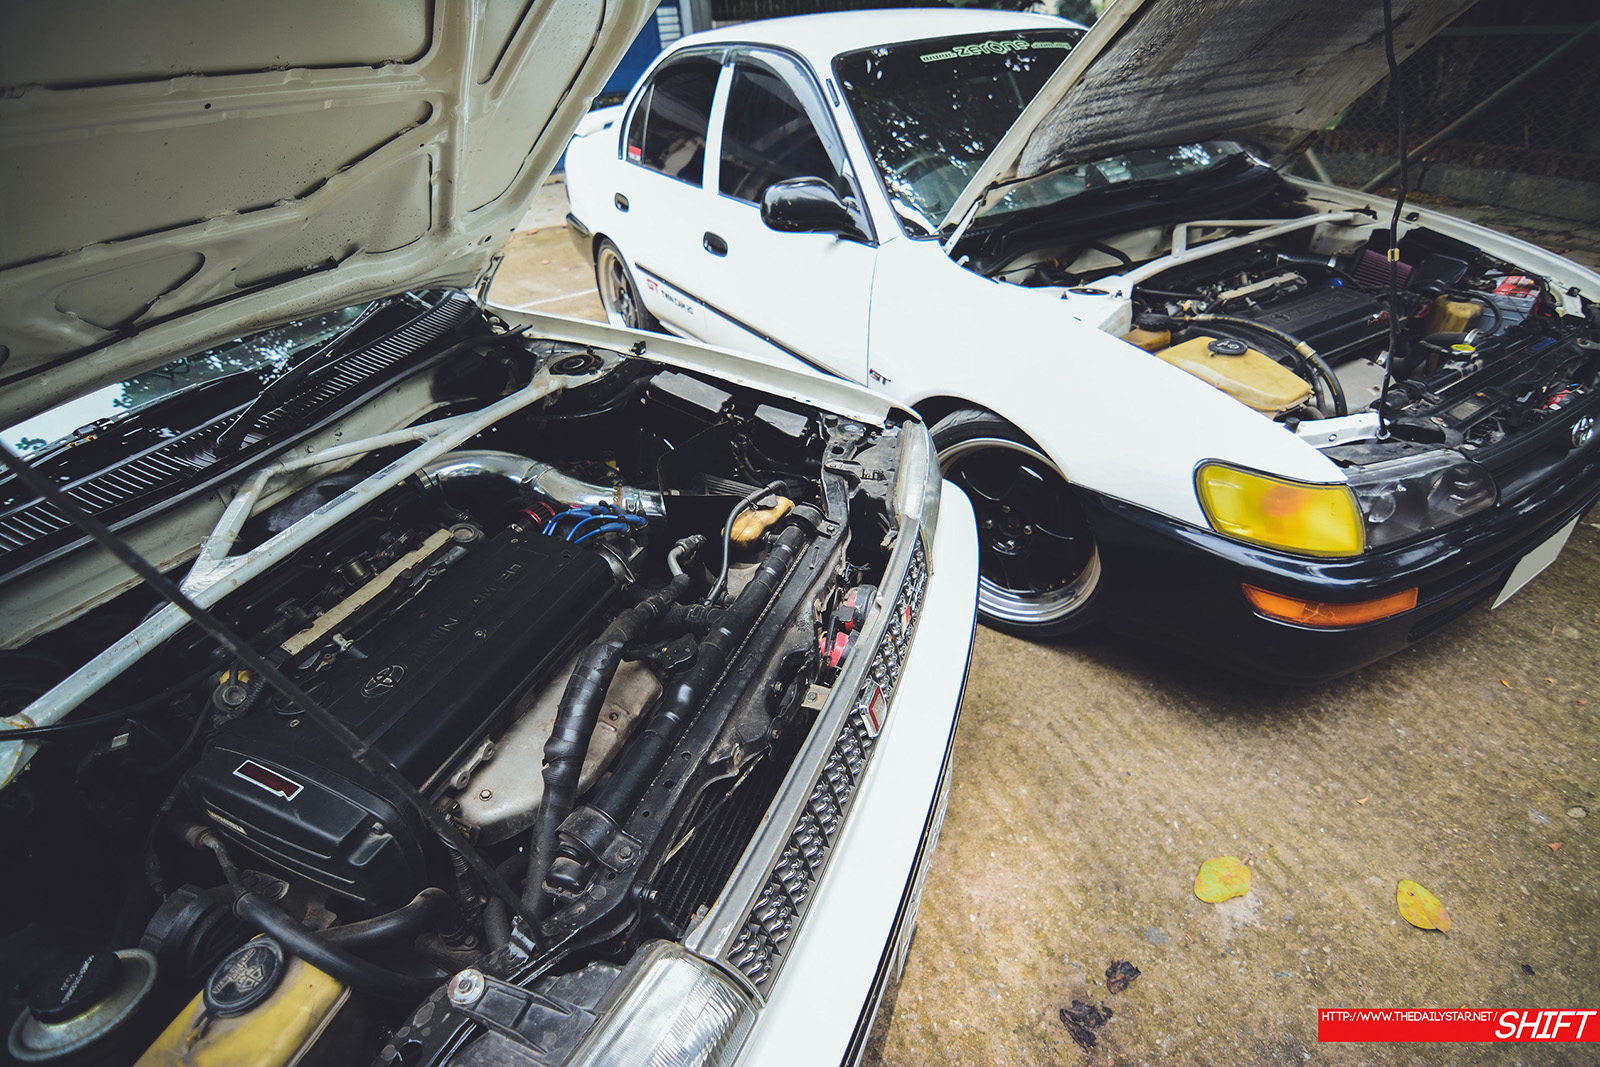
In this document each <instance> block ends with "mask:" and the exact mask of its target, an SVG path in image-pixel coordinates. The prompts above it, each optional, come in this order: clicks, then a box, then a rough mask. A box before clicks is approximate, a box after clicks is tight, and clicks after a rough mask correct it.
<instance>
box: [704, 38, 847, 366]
mask: <svg viewBox="0 0 1600 1067" xmlns="http://www.w3.org/2000/svg"><path fill="white" fill-rule="evenodd" d="M726 62H727V63H728V66H729V68H730V69H729V70H728V71H727V72H726V74H725V76H724V84H723V88H722V90H721V92H720V94H719V97H720V103H719V107H718V115H719V119H720V121H716V122H714V123H713V130H712V138H713V144H714V145H716V149H717V152H716V160H715V170H714V175H713V174H708V176H707V182H708V185H709V183H711V182H712V181H715V183H716V184H715V186H714V188H715V190H716V195H714V196H707V197H706V199H705V210H704V214H703V215H702V216H701V219H700V221H701V222H703V226H701V228H700V231H701V232H699V233H698V234H697V235H696V238H697V253H698V257H699V262H698V265H697V267H696V268H695V270H694V272H693V274H692V275H685V284H691V282H690V279H691V278H692V284H693V285H694V287H695V291H696V292H697V293H698V294H699V296H700V298H701V299H702V300H703V302H704V303H705V305H706V306H707V307H708V308H709V309H711V310H713V311H714V312H716V314H717V315H718V316H720V318H721V319H722V321H723V323H724V324H726V325H727V326H729V327H731V328H732V331H733V333H732V335H731V336H729V337H726V338H719V340H720V341H722V343H725V344H732V345H735V346H736V347H740V348H744V349H746V350H749V351H754V352H761V353H763V354H767V355H777V354H782V355H784V356H788V357H792V358H798V359H801V360H803V361H805V362H806V363H808V364H811V365H813V366H816V367H820V368H823V369H826V370H829V371H832V372H834V373H836V374H839V375H841V376H843V377H846V378H852V379H855V380H857V381H865V380H866V377H867V351H866V349H867V309H868V307H869V306H870V303H871V297H872V277H873V269H874V265H875V262H876V253H877V248H876V245H875V244H874V242H873V241H872V239H871V236H870V235H871V233H872V229H871V224H870V222H869V221H868V220H867V218H866V216H865V213H864V212H861V211H860V210H859V209H856V210H855V212H854V213H855V214H856V215H857V217H858V221H859V223H860V225H861V228H862V231H863V234H864V235H865V239H862V240H856V239H849V238H843V237H836V236H834V235H832V234H823V233H780V232H778V231H776V230H773V229H769V228H768V227H767V226H766V225H765V224H764V223H763V222H762V221H761V210H760V206H759V205H760V202H761V196H762V194H763V193H764V192H765V191H766V189H767V187H768V186H770V185H772V184H773V183H774V182H777V181H782V180H784V179H787V178H797V177H819V178H823V179H824V180H826V181H827V182H828V183H829V184H830V185H831V186H833V188H834V189H835V191H836V192H839V193H840V194H841V196H844V197H845V198H846V199H847V202H849V203H851V204H852V205H858V204H859V203H860V197H859V187H858V186H857V184H856V181H855V178H854V177H853V175H852V174H851V172H850V167H849V164H848V162H847V159H846V156H845V153H844V150H843V147H842V145H841V143H840V139H839V135H838V132H837V130H836V129H835V127H834V126H833V121H832V119H831V117H830V116H829V114H828V109H827V107H826V106H825V104H824V103H823V98H822V94H821V92H820V90H819V89H818V88H817V86H816V83H815V81H814V80H813V79H812V78H811V76H810V75H809V73H808V72H807V70H806V68H805V67H804V66H803V65H802V64H801V63H800V61H799V60H797V59H795V58H793V57H791V56H789V55H787V54H785V53H780V52H774V51H767V50H734V51H732V52H730V53H729V56H728V59H727V61H726Z"/></svg>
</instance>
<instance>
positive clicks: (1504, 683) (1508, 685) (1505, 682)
mask: <svg viewBox="0 0 1600 1067" xmlns="http://www.w3.org/2000/svg"><path fill="white" fill-rule="evenodd" d="M1500 684H1501V685H1503V686H1505V687H1506V688H1507V689H1510V688H1511V683H1510V682H1508V681H1506V680H1505V679H1504V678H1502V679H1500Z"/></svg>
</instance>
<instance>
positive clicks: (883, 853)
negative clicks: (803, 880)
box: [739, 482, 978, 1067]
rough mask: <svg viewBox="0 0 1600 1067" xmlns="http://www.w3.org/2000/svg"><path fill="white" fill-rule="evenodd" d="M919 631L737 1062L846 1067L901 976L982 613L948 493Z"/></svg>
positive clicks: (969, 548) (970, 552)
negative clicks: (822, 871)
mask: <svg viewBox="0 0 1600 1067" xmlns="http://www.w3.org/2000/svg"><path fill="white" fill-rule="evenodd" d="M931 558H932V570H931V572H930V574H929V578H928V585H927V588H926V592H925V594H924V600H923V607H922V615H921V621H920V622H919V623H918V626H917V632H916V639H915V641H914V642H913V644H912V648H911V652H910V654H909V655H908V656H907V658H906V661H905V665H904V668H903V672H902V674H901V678H900V681H899V683H898V685H897V686H896V689H895V694H894V700H893V703H892V705H891V708H890V711H889V716H888V720H887V722H886V723H885V725H884V728H883V733H882V734H880V735H879V738H878V742H877V749H876V752H875V754H874V756H873V759H872V762H871V764H870V765H869V766H868V769H867V772H866V774H865V775H864V776H863V778H862V781H861V784H860V787H859V789H858V791H857V793H856V795H855V800H854V802H853V804H852V811H851V814H850V817H849V819H847V820H846V821H845V823H844V826H843V827H842V829H841V830H840V836H839V840H838V842H837V843H836V844H835V845H834V849H833V853H832V855H831V857H830V859H829V861H828V868H827V871H826V875H825V877H823V878H822V879H821V880H820V882H819V883H818V886H817V889H816V891H815V894H814V896H813V897H812V898H811V902H810V905H809V908H808V910H807V913H806V918H805V922H804V925H802V926H801V927H800V929H799V931H798V932H797V934H796V940H795V943H794V944H793V946H792V947H791V948H790V949H789V953H788V956H787V959H786V961H785V963H784V967H783V971H782V973H781V974H780V975H778V977H777V979H776V981H775V982H774V983H773V988H772V990H771V993H770V995H769V997H768V998H767V1002H766V1004H765V1006H764V1007H763V1008H762V1010H761V1012H760V1014H759V1017H758V1018H757V1021H756V1024H755V1029H754V1030H753V1031H752V1032H751V1034H750V1037H749V1039H748V1040H747V1042H746V1043H745V1046H744V1049H743V1051H742V1053H741V1055H740V1059H739V1062H740V1063H746V1064H760V1065H762V1067H769V1065H781V1064H794V1065H796V1067H801V1065H804V1067H816V1065H821V1064H836V1063H837V1064H853V1063H854V1062H855V1061H856V1060H857V1059H859V1058H860V1055H861V1052H862V1050H863V1048H864V1047H865V1043H866V1039H867V1035H868V1033H869V1032H870V1031H871V1029H872V1023H873V1019H874V1017H875V1016H876V1014H877V1010H878V1007H879V1004H880V1002H881V999H882V996H883V993H884V990H885V988H887V986H888V985H889V984H890V983H891V982H892V981H893V980H894V979H895V978H897V977H898V975H899V972H900V968H901V967H902V966H903V965H904V962H905V950H906V947H907V945H908V944H909V941H910V937H911V932H912V930H913V928H914V925H915V919H916V912H917V905H918V903H919V901H920V899H921V893H922V883H923V879H924V878H925V877H926V875H927V871H928V867H929V863H930V861H931V858H932V854H933V850H934V845H935V843H936V842H937V840H938V836H939V829H940V827H941V825H942V824H943V821H944V811H945V803H946V800H947V798H948V796H949V792H948V791H949V771H950V751H951V745H952V743H953V741H954V737H955V728H956V723H957V720H958V718H959V715H960V707H961V696H962V692H963V689H964V686H965V683H966V675H967V666H968V657H969V656H970V654H971V649H972V624H973V621H974V618H975V612H976V609H977V585H978V582H977V570H978V545H977V535H976V529H975V524H974V522H973V520H972V511H971V506H970V505H969V504H968V503H967V499H966V497H965V496H964V495H963V494H962V493H961V492H960V491H959V490H957V489H955V488H954V487H953V486H951V485H950V484H949V483H948V482H946V483H945V484H944V487H943V494H942V497H941V503H940V515H939V522H938V525H937V527H936V528H935V538H934V544H933V551H932V553H931Z"/></svg>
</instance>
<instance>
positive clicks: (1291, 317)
mask: <svg viewBox="0 0 1600 1067" xmlns="http://www.w3.org/2000/svg"><path fill="white" fill-rule="evenodd" d="M1291 193H1292V190H1290V189H1288V188H1287V187H1282V186H1279V187H1274V188H1273V189H1272V190H1271V192H1270V193H1269V194H1267V195H1257V196H1256V197H1255V198H1254V201H1253V202H1252V203H1247V204H1229V205H1227V206H1228V208H1230V209H1231V211H1230V214H1231V215H1232V216H1233V217H1227V218H1219V219H1217V220H1214V221H1179V222H1176V223H1173V224H1170V225H1156V226H1145V227H1141V228H1139V229H1136V230H1124V231H1122V232H1117V233H1108V234H1098V235H1097V234H1095V232H1094V230H1093V229H1085V228H1084V227H1082V226H1080V227H1078V228H1077V229H1078V231H1080V232H1079V233H1078V235H1077V236H1075V237H1074V238H1073V239H1071V240H1067V239H1064V238H1063V239H1060V240H1054V239H1048V240H1047V239H1046V238H1040V237H1038V236H1036V235H1035V236H1030V237H1024V236H1023V235H1022V233H1021V231H1020V230H1019V231H1018V232H1017V233H1013V234H1011V235H1010V243H1011V244H1012V247H1013V248H1015V249H1018V251H1016V252H1015V253H1014V254H1010V255H1007V254H1006V253H1004V252H996V248H997V247H1000V246H1003V245H1004V244H1005V243H1006V242H1005V241H1004V240H1002V239H1000V238H996V237H994V236H992V235H991V236H990V237H989V238H988V248H987V250H986V251H987V253H988V254H987V255H986V256H985V258H983V259H982V260H981V262H975V263H969V267H970V268H971V269H978V270H980V271H981V272H982V273H985V274H987V275H988V276H990V277H993V278H996V279H999V280H1002V281H1006V282H1010V283H1012V284H1017V285H1022V286H1026V287H1031V288H1039V289H1045V290H1048V291H1051V292H1054V293H1058V294H1059V295H1060V296H1062V297H1065V298H1074V297H1076V298H1088V299H1089V300H1090V302H1094V301H1096V300H1099V301H1104V302H1105V303H1106V304H1107V305H1109V306H1111V307H1112V308H1113V309H1114V311H1113V312H1112V313H1108V314H1106V315H1105V316H1104V318H1103V320H1102V329H1105V330H1108V331H1109V332H1112V333H1114V334H1116V335H1117V336H1120V337H1122V338H1123V339H1124V340H1126V341H1128V342H1129V343H1131V344H1133V345H1135V346H1137V347H1139V348H1142V349H1145V350H1146V351H1148V352H1150V353H1151V354H1152V355H1153V356H1154V357H1156V358H1159V359H1162V360H1164V361H1166V362H1168V363H1170V364H1172V365H1174V366H1176V367H1178V368H1179V369H1181V370H1183V371H1185V372H1187V373H1189V374H1191V375H1193V376H1195V377H1197V378H1200V379H1201V380H1203V381H1206V382H1207V383H1209V384H1211V385H1212V386H1214V387H1215V388H1217V389H1219V390H1221V391H1223V392H1225V393H1227V394H1228V395H1230V396H1232V397H1234V398H1235V399H1237V400H1239V401H1240V402H1241V403H1243V404H1245V405H1247V406H1248V407H1250V408H1252V409H1254V410H1255V411H1257V412H1258V413H1260V414H1261V415H1263V416H1265V417H1267V418H1271V419H1274V420H1276V421H1278V422H1280V423H1283V424H1284V425H1285V426H1286V428H1288V429H1290V430H1292V431H1296V432H1301V433H1302V436H1303V437H1305V438H1306V439H1307V440H1310V441H1313V442H1314V443H1316V444H1317V445H1318V446H1319V447H1322V448H1323V449H1324V451H1326V452H1327V454H1328V455H1330V457H1332V458H1334V459H1335V461H1336V462H1338V463H1340V464H1341V465H1343V466H1360V465H1362V464H1366V463H1371V462H1381V461H1384V460H1389V459H1396V458H1402V457H1406V456H1411V455H1414V454H1416V453H1417V452H1419V451H1426V450H1436V449H1451V450H1455V451H1457V452H1459V453H1460V454H1462V455H1464V456H1468V457H1470V458H1471V459H1473V460H1474V461H1475V462H1478V463H1481V464H1483V465H1484V466H1485V467H1487V468H1488V469H1490V470H1492V471H1494V473H1495V477H1496V478H1497V479H1498V480H1500V482H1501V487H1502V490H1504V489H1505V488H1506V487H1507V486H1508V485H1511V486H1515V485H1518V484H1528V483H1530V482H1531V481H1532V480H1533V479H1534V478H1536V477H1537V476H1538V473H1539V472H1540V471H1542V470H1545V469H1547V468H1548V466H1549V463H1550V462H1551V461H1553V460H1554V459H1555V458H1556V456H1557V454H1558V453H1559V454H1565V451H1566V446H1565V444H1564V443H1562V442H1560V441H1556V440H1555V438H1556V437H1561V438H1565V436H1566V430H1567V423H1569V422H1570V417H1569V416H1570V415H1571V414H1572V413H1573V412H1574V411H1576V410H1577V409H1578V408H1580V407H1584V408H1587V407H1588V406H1589V405H1590V404H1591V403H1592V402H1593V401H1594V400H1595V398H1596V395H1597V393H1600V358H1597V354H1600V309H1597V308H1595V307H1594V306H1592V305H1589V304H1588V302H1587V301H1585V300H1583V298H1582V297H1580V296H1579V295H1578V294H1577V292H1576V291H1575V290H1574V291H1571V292H1562V291H1559V290H1558V289H1557V288H1556V283H1554V282H1553V281H1552V280H1551V279H1549V278H1548V277H1544V276H1541V275H1540V274H1538V273H1536V272H1534V271H1532V270H1529V269H1527V268H1525V267H1522V266H1519V265H1517V264H1514V263H1509V262H1506V261H1504V260H1502V259H1500V258H1498V257H1497V256H1495V255H1493V254H1491V253H1489V252H1487V251H1485V250H1483V249H1480V248H1476V247H1473V246H1471V245H1469V244H1467V243H1465V242H1463V241H1461V240H1458V239H1456V238H1455V237H1452V236H1449V235H1447V234H1445V233H1441V232H1439V231H1437V230H1434V229H1430V228H1428V227H1427V226H1425V225H1423V224H1421V223H1419V222H1416V221H1415V218H1416V216H1414V215H1413V216H1412V217H1411V219H1410V220H1408V221H1407V222H1406V223H1405V224H1404V225H1402V226H1401V227H1400V229H1399V233H1400V240H1399V241H1398V243H1397V244H1396V245H1395V246H1394V248H1393V249H1391V248H1390V238H1389V227H1388V221H1389V220H1388V219H1387V218H1380V217H1379V216H1378V215H1377V213H1376V212H1373V211H1371V210H1350V211H1326V210H1324V211H1320V212H1318V211H1313V210H1312V208H1311V205H1310V204H1309V203H1308V202H1307V201H1305V200H1303V199H1301V198H1298V197H1296V196H1294V195H1291ZM1169 210H1170V209H1169ZM1085 234H1086V235H1085ZM1041 244H1043V245H1044V247H1040V245H1041ZM1024 248H1025V249H1026V250H1025V251H1022V250H1021V249H1024ZM1391 253H1392V254H1391ZM1391 268H1392V270H1391ZM1391 353H1393V354H1392V355H1391ZM1386 377H1387V378H1388V380H1387V382H1386V381H1385V379H1386ZM1349 416H1358V417H1362V418H1364V419H1365V420H1366V421H1365V423H1364V424H1362V425H1363V428H1362V429H1360V430H1359V431H1353V430H1352V429H1351V427H1352V426H1353V425H1355V424H1353V423H1349V422H1346V423H1344V424H1343V425H1341V426H1339V428H1338V429H1337V430H1336V431H1334V432H1326V433H1325V432H1323V429H1324V427H1325V426H1326V425H1327V424H1326V423H1325V420H1332V419H1340V420H1343V419H1346V418H1347V417H1349ZM1307 424H1311V426H1310V427H1307ZM1380 426H1381V431H1380V429H1379V427H1380ZM1302 427H1307V430H1306V431H1302ZM1541 427H1548V430H1541ZM1380 437H1381V438H1382V440H1378V438H1380ZM1353 439H1359V442H1360V443H1359V445H1354V444H1353Z"/></svg>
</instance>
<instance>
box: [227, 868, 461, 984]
mask: <svg viewBox="0 0 1600 1067" xmlns="http://www.w3.org/2000/svg"><path fill="white" fill-rule="evenodd" d="M233 913H234V914H235V915H237V916H238V917H239V918H241V919H243V920H244V921H245V922H247V923H249V924H250V925H251V926H254V927H256V928H257V929H259V930H260V931H261V932H263V933H265V934H267V935H268V936H270V937H272V938H274V939H275V940H276V941H277V942H278V943H279V944H281V945H282V946H283V947H284V948H285V949H287V950H288V951H290V952H292V953H294V954H295V955H296V956H299V957H300V958H301V959H303V960H305V961H306V962H307V963H309V964H311V966H313V967H315V968H316V969H317V970H319V971H322V972H324V973H325V974H328V975H330V976H331V977H334V978H337V979H338V980H339V981H341V982H344V983H345V984H346V985H349V986H353V987H354V988H356V989H361V990H365V991H366V992H369V993H374V994H377V995H378V996H383V997H392V998H395V999H413V998H416V997H420V996H424V995H426V994H428V993H431V992H433V991H434V990H435V989H438V988H439V983H440V982H442V981H443V980H444V979H443V978H418V977H414V976H412V975H408V974H400V973H399V972H397V971H391V970H388V969H386V968H383V967H378V966H375V965H373V964H371V963H368V962H367V961H366V960H363V959H360V958H358V957H356V956H352V955H351V954H350V953H348V952H346V951H345V950H344V949H342V948H340V947H338V946H336V945H331V944H329V943H328V942H327V941H325V940H323V939H322V938H320V937H318V936H317V935H316V934H313V933H312V932H311V931H310V930H307V929H306V928H305V927H304V926H301V925H300V924H299V923H298V922H296V921H295V920H294V919H293V918H292V917H291V916H290V915H289V913H288V912H286V911H284V910H283V909H281V908H279V907H278V906H277V905H275V904H271V903H268V902H267V901H266V900H263V899H262V898H261V897H258V896H256V895H255V894H254V893H243V894H241V895H240V896H239V899H237V900H235V901H234V902H233Z"/></svg>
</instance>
